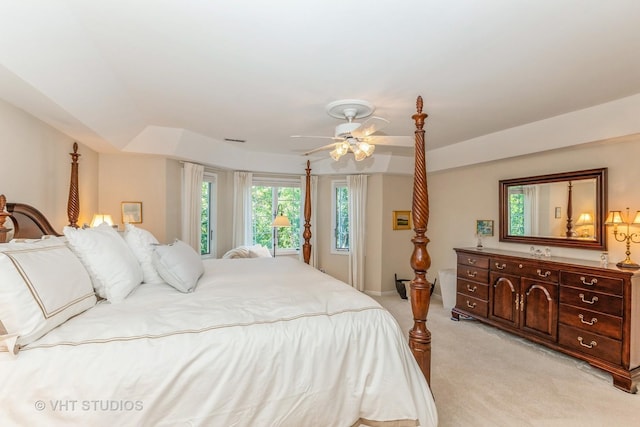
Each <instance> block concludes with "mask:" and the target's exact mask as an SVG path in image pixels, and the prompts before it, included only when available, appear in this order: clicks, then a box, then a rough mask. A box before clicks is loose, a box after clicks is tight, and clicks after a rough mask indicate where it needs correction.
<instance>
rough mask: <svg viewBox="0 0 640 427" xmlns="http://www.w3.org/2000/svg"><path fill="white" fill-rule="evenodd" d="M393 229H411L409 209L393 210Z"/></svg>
mask: <svg viewBox="0 0 640 427" xmlns="http://www.w3.org/2000/svg"><path fill="white" fill-rule="evenodd" d="M393 229H394V230H411V211H393Z"/></svg>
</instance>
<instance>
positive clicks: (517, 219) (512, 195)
mask: <svg viewBox="0 0 640 427" xmlns="http://www.w3.org/2000/svg"><path fill="white" fill-rule="evenodd" d="M509 209H510V212H509V235H510V236H524V192H523V191H522V187H509Z"/></svg>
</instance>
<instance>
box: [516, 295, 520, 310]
mask: <svg viewBox="0 0 640 427" xmlns="http://www.w3.org/2000/svg"><path fill="white" fill-rule="evenodd" d="M519 304H520V294H516V311H518V308H519Z"/></svg>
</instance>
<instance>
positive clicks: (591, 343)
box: [578, 337, 598, 348]
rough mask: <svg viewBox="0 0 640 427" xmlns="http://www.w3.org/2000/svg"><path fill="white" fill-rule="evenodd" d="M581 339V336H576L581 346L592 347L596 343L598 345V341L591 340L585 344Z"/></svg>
mask: <svg viewBox="0 0 640 427" xmlns="http://www.w3.org/2000/svg"><path fill="white" fill-rule="evenodd" d="M582 341H583V338H582V337H578V342H579V343H580V345H581V346H583V347H587V348H593V347H595V346H597V345H598V343H597V342H595V341H591V342H590V343H589V344H585V343H584V342H582Z"/></svg>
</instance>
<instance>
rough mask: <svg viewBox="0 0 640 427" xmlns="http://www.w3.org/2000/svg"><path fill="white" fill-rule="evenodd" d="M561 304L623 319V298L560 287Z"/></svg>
mask: <svg viewBox="0 0 640 427" xmlns="http://www.w3.org/2000/svg"><path fill="white" fill-rule="evenodd" d="M560 304H569V305H573V306H575V307H580V308H585V309H587V310H593V311H599V312H601V313H606V314H610V315H612V316H619V317H622V313H623V311H622V297H617V296H614V295H609V294H602V293H599V292H591V291H588V290H585V289H579V288H570V287H568V286H560Z"/></svg>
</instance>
